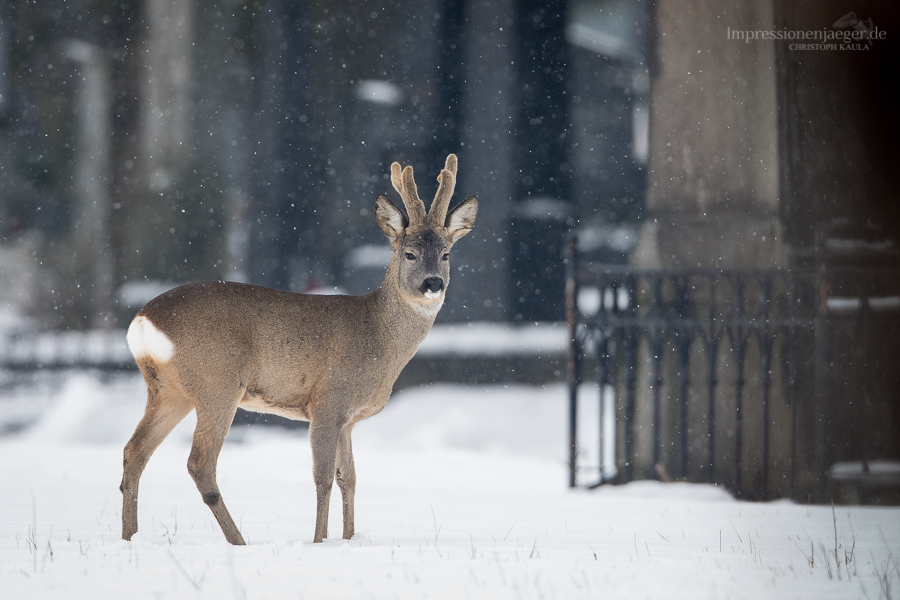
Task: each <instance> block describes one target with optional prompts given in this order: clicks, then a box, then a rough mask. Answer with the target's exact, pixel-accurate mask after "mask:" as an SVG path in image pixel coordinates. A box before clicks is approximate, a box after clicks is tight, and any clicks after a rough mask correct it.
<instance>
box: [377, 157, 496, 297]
mask: <svg viewBox="0 0 900 600" xmlns="http://www.w3.org/2000/svg"><path fill="white" fill-rule="evenodd" d="M437 179H438V183H439V185H438V190H437V193H436V194H435V196H434V201H433V202H432V203H431V210H430V211H428V212H427V213H426V212H425V204H424V203H423V202H422V201H421V200H420V199H419V194H418V191H417V190H416V182H415V181H414V180H413V169H412V167H409V166H408V167H406V168H405V169H401V167H400V164H399V163H396V162H395V163H393V164H392V165H391V183H392V184H393V186H394V189H395V190H397V193H399V194H400V198H401V199H402V200H403V204H404V206H406V213H404V212H403V211H402V210H400V209H399V208H397V206H396V205H395V204H394V203H393V202H391V201H390V200H388V198H387V196H385V195H384V194H380V195H379V196H378V199H377V200H376V201H375V221H376V222H377V223H378V227H380V228H381V231H383V232H384V235H386V236H387V237H388V239H389V240H390V241H391V247H392V248H393V251H394V253H393V257H392V258H391V267H390V268H389V270H388V277H395V278H396V281H395V283H397V284H398V285H399V290H400V294H401V296H403V297H404V299H406V300H407V301H409V302H411V303H413V304H414V306H416V308H418V309H420V312H424V313H432V312H434V313H436V312H437V310H438V309H439V308H440V307H441V305H442V304H443V301H444V292H445V291H446V290H447V284H448V283H449V282H450V249H451V248H452V247H453V244H454V243H455V242H456V240H458V239H459V238H461V237H463V236H464V235H466V234H467V233H469V230H471V229H472V226H473V225H474V224H475V215H476V214H477V213H478V199H477V198H475V196H472V197H470V198H468V199H466V200H465V201H464V202H462V203H461V204H459V206H457V207H456V208H454V209H453V210H451V211H449V212H448V210H447V209H448V207H449V206H450V197H451V196H452V195H453V188H454V187H455V186H456V155H455V154H451V155H449V156H448V157H447V161H446V163H445V165H444V168H443V169H442V170H441V174H440V175H438V178H437Z"/></svg>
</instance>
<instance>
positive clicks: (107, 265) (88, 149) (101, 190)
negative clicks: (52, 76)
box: [65, 40, 115, 328]
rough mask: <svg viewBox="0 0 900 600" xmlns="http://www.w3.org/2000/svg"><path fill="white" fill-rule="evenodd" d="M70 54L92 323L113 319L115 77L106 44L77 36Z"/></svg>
mask: <svg viewBox="0 0 900 600" xmlns="http://www.w3.org/2000/svg"><path fill="white" fill-rule="evenodd" d="M65 54H66V56H67V57H68V58H69V59H70V60H72V61H74V62H75V63H76V64H77V66H78V71H79V74H80V75H81V89H80V90H79V91H78V100H77V102H76V109H75V110H76V112H77V127H76V131H77V133H76V138H75V139H76V141H75V144H76V145H75V172H74V195H75V210H74V214H73V227H72V246H73V249H74V254H75V260H76V268H77V269H78V271H79V272H82V273H84V274H85V275H86V276H87V277H86V279H85V280H84V281H83V282H82V283H83V285H84V286H85V287H89V289H87V290H82V292H81V295H82V297H83V298H84V300H87V303H88V305H89V308H88V310H89V311H90V314H89V315H86V316H88V317H89V322H90V325H91V326H92V327H95V328H97V327H99V328H102V327H108V326H111V325H112V324H113V320H112V319H111V316H112V295H113V287H114V281H113V278H114V272H115V264H114V259H113V256H112V248H111V247H110V235H109V220H110V219H109V217H110V182H111V175H112V157H111V144H112V131H111V123H110V117H111V115H110V101H111V82H110V71H109V61H108V60H107V59H106V57H105V56H104V53H103V50H102V49H101V48H99V47H97V46H95V45H93V44H89V43H87V42H83V41H78V40H73V41H70V42H69V43H68V44H67V45H66V48H65Z"/></svg>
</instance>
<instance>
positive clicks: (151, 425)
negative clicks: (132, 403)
mask: <svg viewBox="0 0 900 600" xmlns="http://www.w3.org/2000/svg"><path fill="white" fill-rule="evenodd" d="M141 367H142V369H141V370H142V371H143V373H144V379H145V380H146V382H147V407H146V409H145V410H144V417H143V418H142V419H141V422H140V423H138V426H137V429H135V431H134V435H132V436H131V439H130V440H129V441H128V443H127V444H126V445H125V451H124V452H123V460H122V467H123V468H122V484H121V485H120V486H119V490H121V492H122V539H124V540H130V539H131V536H133V535H134V534H135V533H136V532H137V529H138V520H137V509H138V485H139V483H140V479H141V474H142V473H143V472H144V467H146V466H147V461H148V460H150V456H151V455H152V454H153V452H154V451H155V450H156V449H157V448H158V447H159V445H160V444H161V443H162V441H163V440H164V439H166V436H167V435H169V434H170V433H171V432H172V429H174V428H175V426H176V425H178V424H179V423H180V422H181V421H182V419H184V417H186V416H187V414H188V413H189V412H191V409H193V408H194V404H193V402H191V400H190V398H188V397H187V396H186V395H185V394H184V393H183V392H181V391H180V390H179V389H177V388H171V387H166V386H164V385H163V384H161V383H160V380H159V378H158V376H157V372H156V368H155V367H154V366H153V365H152V364H149V363H146V364H143V365H141Z"/></svg>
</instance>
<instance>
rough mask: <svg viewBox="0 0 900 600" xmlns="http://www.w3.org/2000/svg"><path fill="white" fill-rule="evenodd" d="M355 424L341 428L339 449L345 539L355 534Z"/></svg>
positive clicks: (338, 477)
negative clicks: (353, 432)
mask: <svg viewBox="0 0 900 600" xmlns="http://www.w3.org/2000/svg"><path fill="white" fill-rule="evenodd" d="M352 429H353V425H352V424H350V425H346V426H344V428H343V429H341V436H340V439H339V440H338V449H337V471H336V474H337V484H338V487H339V488H341V499H342V500H343V501H344V539H345V540H349V539H350V538H352V537H353V534H354V519H353V498H354V496H355V495H356V469H355V467H354V466H353V446H352V444H351V443H350V432H351V431H352Z"/></svg>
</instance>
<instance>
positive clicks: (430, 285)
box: [419, 277, 444, 294]
mask: <svg viewBox="0 0 900 600" xmlns="http://www.w3.org/2000/svg"><path fill="white" fill-rule="evenodd" d="M443 289H444V280H443V279H441V278H440V277H429V278H428V279H426V280H425V281H423V282H422V285H421V286H419V291H420V292H422V293H423V294H429V293H431V294H439V293H441V292H442V291H443Z"/></svg>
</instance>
